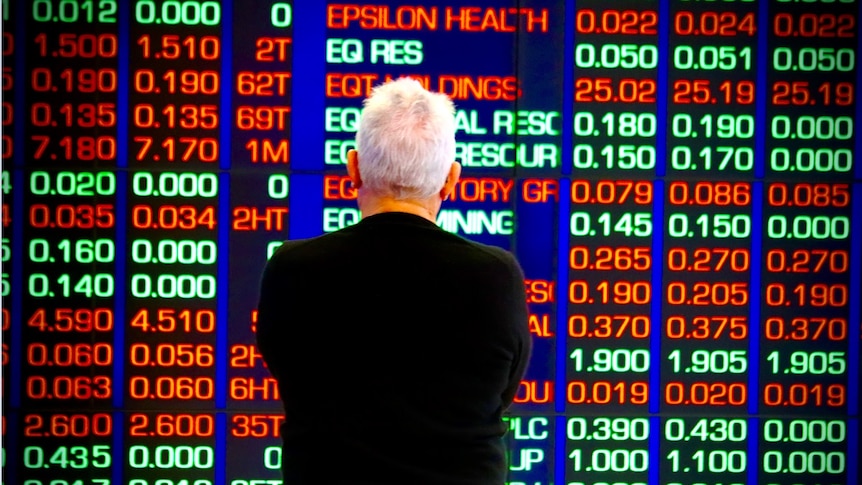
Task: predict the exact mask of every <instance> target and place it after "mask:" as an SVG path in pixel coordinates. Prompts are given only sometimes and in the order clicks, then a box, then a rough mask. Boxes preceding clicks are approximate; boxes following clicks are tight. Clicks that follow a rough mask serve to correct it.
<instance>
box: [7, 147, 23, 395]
mask: <svg viewBox="0 0 862 485" xmlns="http://www.w3.org/2000/svg"><path fill="white" fill-rule="evenodd" d="M20 151H23V150H20ZM15 187H18V190H15ZM23 208H24V171H23V170H14V171H13V172H12V210H13V211H15V210H16V209H17V213H15V212H13V214H12V248H11V252H12V255H13V261H12V280H11V282H10V285H11V288H10V289H11V294H10V295H9V296H10V298H11V301H10V305H9V306H10V307H11V308H10V311H9V317H10V318H11V319H12V321H11V322H10V335H9V338H10V339H11V340H12V343H11V345H10V346H9V362H10V363H18V362H20V363H22V364H23V360H21V350H22V339H21V332H23V330H24V328H23V327H24V325H23V323H24V320H23V316H22V313H23V312H22V311H21V302H22V296H23V295H22V293H23V288H24V285H23V281H24V277H23V274H22V273H23V271H24V268H23V267H22V266H23V264H22V263H23V261H24V258H23V257H22V256H23V251H24V224H22V223H21V222H23ZM15 221H19V223H18V224H15ZM22 367H23V365H10V366H9V381H10V382H9V407H11V408H12V409H18V408H20V407H21V368H22Z"/></svg>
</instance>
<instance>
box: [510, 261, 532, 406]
mask: <svg viewBox="0 0 862 485" xmlns="http://www.w3.org/2000/svg"><path fill="white" fill-rule="evenodd" d="M507 254H508V255H509V258H510V263H509V264H510V267H511V278H510V292H509V295H508V298H506V300H505V302H506V303H508V306H509V311H508V312H507V313H508V314H509V315H510V318H511V320H510V328H511V329H512V335H513V341H514V350H515V358H514V360H513V361H512V368H511V370H510V372H509V383H508V385H507V386H506V389H505V391H504V392H503V403H504V405H505V406H506V407H507V408H508V406H510V405H511V404H512V400H513V399H514V398H515V394H516V393H517V392H518V385H519V384H520V382H521V379H522V378H523V377H524V373H525V372H526V371H527V365H528V364H529V363H530V354H531V352H532V349H533V340H532V338H531V337H530V329H529V324H528V319H529V313H528V310H527V292H526V288H525V287H524V272H523V271H522V270H521V267H520V265H519V264H518V262H517V261H516V260H515V258H514V256H511V254H509V253H507Z"/></svg>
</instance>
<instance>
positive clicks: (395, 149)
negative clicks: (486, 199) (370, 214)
mask: <svg viewBox="0 0 862 485" xmlns="http://www.w3.org/2000/svg"><path fill="white" fill-rule="evenodd" d="M454 115H455V107H454V106H453V104H452V101H451V100H450V99H449V98H448V97H447V96H446V95H444V94H439V93H432V92H429V91H426V90H425V89H424V88H423V87H422V85H421V84H419V82H417V81H416V80H413V79H409V78H400V79H397V80H393V81H390V82H388V83H386V84H383V85H380V86H377V87H376V88H374V90H373V91H372V93H371V96H370V97H368V99H366V100H365V103H364V109H363V110H362V117H361V120H360V122H359V128H358V130H357V132H356V151H351V152H350V154H348V172H349V173H350V176H351V179H352V180H353V183H354V185H355V186H356V187H357V188H358V189H359V190H360V201H359V202H360V208H362V207H361V206H362V204H363V199H365V202H366V205H368V204H367V202H368V201H369V199H370V200H371V202H379V201H384V202H385V201H394V202H396V203H408V204H409V203H411V202H418V203H421V204H422V205H423V206H425V205H427V204H428V203H431V204H434V205H436V207H429V209H432V211H433V212H434V214H436V211H437V210H438V209H439V205H440V201H442V200H443V199H445V198H446V197H447V196H448V195H449V193H450V192H451V190H452V188H454V186H455V182H456V181H457V179H458V175H459V174H460V165H458V164H457V163H455V162H454V159H455V117H454ZM383 211H385V210H383ZM383 211H380V212H383ZM364 212H365V210H364V208H363V213H364ZM432 215H433V214H432Z"/></svg>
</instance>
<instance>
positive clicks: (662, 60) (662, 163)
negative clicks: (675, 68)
mask: <svg viewBox="0 0 862 485" xmlns="http://www.w3.org/2000/svg"><path fill="white" fill-rule="evenodd" d="M658 23H659V30H658V52H659V55H658V71H657V72H656V83H657V84H658V86H657V89H656V109H655V111H656V112H655V117H656V120H664V119H666V118H667V71H668V57H669V55H668V54H669V51H668V46H669V44H670V29H668V28H662V27H661V26H663V25H670V5H669V2H661V3H660V4H659V7H658ZM662 54H664V55H662ZM656 125H657V126H656V131H655V157H656V167H655V174H656V177H664V176H665V173H666V172H667V160H666V159H665V158H666V156H667V123H661V122H659V123H656Z"/></svg>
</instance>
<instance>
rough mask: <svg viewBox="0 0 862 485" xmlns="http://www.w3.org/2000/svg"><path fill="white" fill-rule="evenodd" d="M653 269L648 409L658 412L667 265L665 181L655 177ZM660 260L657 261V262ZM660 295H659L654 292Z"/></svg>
mask: <svg viewBox="0 0 862 485" xmlns="http://www.w3.org/2000/svg"><path fill="white" fill-rule="evenodd" d="M652 221H653V229H652V241H651V244H652V268H651V269H650V287H651V288H652V289H653V291H652V295H653V297H652V300H651V301H650V335H649V354H650V371H649V398H648V403H649V404H648V406H649V412H651V413H657V412H659V409H660V408H661V395H662V393H661V372H660V371H661V330H656V328H659V329H660V328H661V324H660V322H661V304H662V301H663V298H662V297H661V295H663V294H664V293H663V292H662V291H658V293H657V292H656V289H659V290H661V287H662V286H661V284H662V283H661V281H662V278H661V276H662V275H661V273H662V268H663V267H664V264H663V262H662V261H663V260H664V252H663V251H664V247H663V243H664V180H656V181H655V182H654V184H653V208H652ZM657 261H658V262H657ZM656 294H658V295H659V297H656V296H655V295H656Z"/></svg>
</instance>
